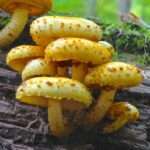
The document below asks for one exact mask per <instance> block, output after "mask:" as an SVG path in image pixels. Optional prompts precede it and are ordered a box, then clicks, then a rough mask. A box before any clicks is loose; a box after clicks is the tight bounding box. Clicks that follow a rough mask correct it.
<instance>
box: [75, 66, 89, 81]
mask: <svg viewBox="0 0 150 150" xmlns="http://www.w3.org/2000/svg"><path fill="white" fill-rule="evenodd" d="M87 72H88V67H87V64H73V65H72V79H74V80H78V81H81V82H83V81H84V78H85V75H86V74H87Z"/></svg>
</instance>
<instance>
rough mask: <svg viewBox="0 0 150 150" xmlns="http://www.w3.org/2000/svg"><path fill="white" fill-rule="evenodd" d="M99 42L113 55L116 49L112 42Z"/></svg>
mask: <svg viewBox="0 0 150 150" xmlns="http://www.w3.org/2000/svg"><path fill="white" fill-rule="evenodd" d="M98 43H99V44H101V45H102V46H104V47H105V48H107V49H108V50H109V51H110V52H111V53H112V55H113V54H114V52H115V49H114V47H113V46H112V45H111V44H110V43H108V42H106V41H99V42H98Z"/></svg>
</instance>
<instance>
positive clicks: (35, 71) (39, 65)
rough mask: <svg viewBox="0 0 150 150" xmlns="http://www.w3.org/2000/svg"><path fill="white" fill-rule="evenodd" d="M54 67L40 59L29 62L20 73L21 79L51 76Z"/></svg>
mask: <svg viewBox="0 0 150 150" xmlns="http://www.w3.org/2000/svg"><path fill="white" fill-rule="evenodd" d="M54 72H55V65H54V64H53V63H47V62H46V61H45V60H44V59H42V58H37V59H34V60H31V61H30V62H28V63H27V65H26V66H25V68H24V69H23V71H22V79H23V80H27V79H29V78H33V77H36V76H53V75H54Z"/></svg>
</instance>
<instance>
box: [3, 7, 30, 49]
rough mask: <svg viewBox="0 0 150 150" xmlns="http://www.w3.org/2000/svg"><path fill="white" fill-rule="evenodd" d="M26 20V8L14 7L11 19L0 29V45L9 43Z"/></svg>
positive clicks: (17, 34) (20, 30) (19, 31)
mask: <svg viewBox="0 0 150 150" xmlns="http://www.w3.org/2000/svg"><path fill="white" fill-rule="evenodd" d="M27 20H28V10H26V9H20V8H19V9H16V10H15V11H14V13H13V16H12V18H11V21H10V22H9V23H8V24H7V26H6V27H5V28H3V29H2V30H1V31H0V47H5V46H8V45H9V44H11V43H12V42H13V41H14V40H15V39H16V38H17V37H18V36H19V35H20V33H21V32H22V31H23V29H24V27H25V25H26V23H27Z"/></svg>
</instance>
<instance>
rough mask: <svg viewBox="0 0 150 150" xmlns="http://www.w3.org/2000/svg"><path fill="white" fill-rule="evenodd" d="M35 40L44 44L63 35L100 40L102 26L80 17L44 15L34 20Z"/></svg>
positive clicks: (32, 30) (32, 28)
mask: <svg viewBox="0 0 150 150" xmlns="http://www.w3.org/2000/svg"><path fill="white" fill-rule="evenodd" d="M30 33H31V36H32V38H33V40H34V41H35V42H36V43H37V44H38V45H42V46H47V45H48V44H49V43H50V41H54V40H56V39H58V38H62V37H78V38H85V39H89V40H93V41H99V40H100V39H101V37H102V30H101V28H100V27H99V26H98V25H97V24H95V23H94V22H93V21H90V20H87V19H84V18H78V17H63V16H44V17H40V18H38V19H36V20H34V21H33V23H32V24H31V28H30Z"/></svg>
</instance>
